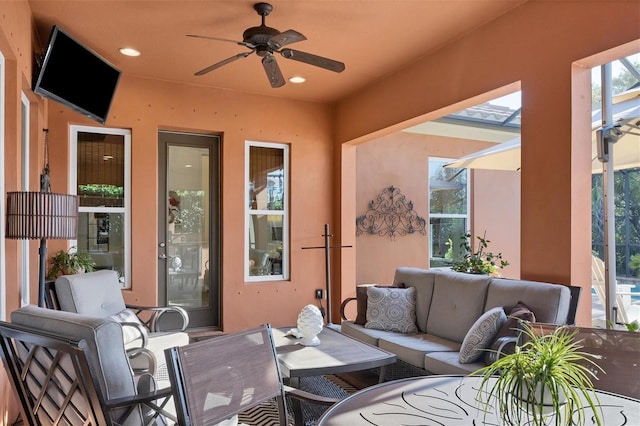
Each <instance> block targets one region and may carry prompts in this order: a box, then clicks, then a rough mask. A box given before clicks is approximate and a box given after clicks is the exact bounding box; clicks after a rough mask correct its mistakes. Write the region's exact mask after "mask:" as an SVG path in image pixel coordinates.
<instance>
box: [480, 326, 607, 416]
mask: <svg viewBox="0 0 640 426" xmlns="http://www.w3.org/2000/svg"><path fill="white" fill-rule="evenodd" d="M520 327H521V328H522V332H523V337H524V340H525V343H524V344H522V345H521V346H517V347H516V350H515V352H514V353H512V354H509V355H505V356H503V357H501V358H499V359H498V360H496V361H495V362H494V363H492V364H491V365H488V366H486V367H483V368H481V369H479V370H477V371H475V372H474V373H472V374H474V375H482V376H483V378H482V382H481V385H480V388H479V393H478V396H479V399H480V401H483V402H485V405H486V408H488V407H489V402H490V401H491V400H492V399H494V401H495V402H493V404H497V407H496V409H497V410H498V415H499V416H500V419H502V421H503V422H504V424H505V425H522V424H531V425H535V426H542V425H551V424H553V425H556V426H558V425H565V424H572V425H582V424H584V422H585V417H586V410H584V408H587V407H586V406H587V405H588V406H589V407H590V408H591V411H592V412H593V418H594V420H595V421H596V423H597V424H598V425H602V419H601V418H600V411H599V409H598V408H597V405H596V403H597V396H596V394H595V393H594V392H593V383H592V381H591V379H592V378H595V377H596V375H595V374H594V373H593V372H592V371H591V370H590V369H589V367H593V368H597V369H600V370H602V369H601V368H600V367H598V365H597V364H595V363H594V362H593V361H592V360H591V358H593V357H594V356H593V355H591V354H588V353H585V352H581V351H580V349H581V348H582V346H580V345H579V343H578V342H575V341H574V340H573V337H574V336H575V334H576V333H577V331H578V330H574V331H568V330H567V329H566V328H564V327H558V328H556V329H554V331H553V332H552V333H551V334H543V333H542V332H536V331H535V330H534V327H533V326H531V325H530V324H529V323H525V322H521V325H520ZM492 378H494V379H495V381H492ZM583 402H586V403H585V404H583ZM572 416H573V417H572Z"/></svg>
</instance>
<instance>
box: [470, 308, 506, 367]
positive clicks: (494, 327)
mask: <svg viewBox="0 0 640 426" xmlns="http://www.w3.org/2000/svg"><path fill="white" fill-rule="evenodd" d="M506 320H507V316H506V315H505V313H504V309H502V307H497V308H493V309H490V310H488V311H487V312H485V313H484V314H482V315H481V316H480V318H478V319H477V320H476V322H475V323H473V325H472V326H471V328H470V329H469V331H468V332H467V335H466V336H464V340H463V341H462V346H461V347H460V358H459V360H460V363H461V364H468V363H470V362H474V361H476V360H477V359H478V358H480V357H481V356H482V353H483V350H484V349H486V348H487V347H488V346H489V344H490V343H491V342H492V341H493V339H494V337H495V335H496V334H497V333H498V331H500V328H501V327H502V325H503V324H504V323H505V321H506Z"/></svg>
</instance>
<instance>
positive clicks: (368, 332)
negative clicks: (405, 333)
mask: <svg viewBox="0 0 640 426" xmlns="http://www.w3.org/2000/svg"><path fill="white" fill-rule="evenodd" d="M340 331H341V332H342V333H344V334H346V335H347V336H351V337H353V338H355V339H358V340H360V341H361V342H364V343H367V344H369V345H372V346H378V340H380V338H383V337H392V336H394V335H397V334H398V333H396V332H393V331H384V330H376V329H374V328H365V327H364V326H363V325H359V324H355V323H354V322H353V321H342V324H340Z"/></svg>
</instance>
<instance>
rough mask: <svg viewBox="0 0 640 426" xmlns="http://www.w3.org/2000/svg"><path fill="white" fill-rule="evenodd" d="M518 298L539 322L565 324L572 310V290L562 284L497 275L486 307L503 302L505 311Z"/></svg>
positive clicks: (492, 306) (500, 304) (510, 307)
mask: <svg viewBox="0 0 640 426" xmlns="http://www.w3.org/2000/svg"><path fill="white" fill-rule="evenodd" d="M518 302H522V303H524V304H526V305H527V306H528V307H529V309H530V310H531V311H532V312H533V313H534V314H535V316H536V321H537V322H544V323H550V324H564V323H565V322H566V320H567V315H568V313H569V304H570V302H571V291H570V290H569V288H568V287H567V286H564V285H559V284H549V283H542V282H536V281H525V280H510V279H506V278H495V279H493V280H492V281H491V285H489V290H488V291H487V302H486V304H485V307H484V310H485V311H487V310H489V309H491V308H495V307H496V306H502V307H503V308H504V309H505V312H509V311H511V309H513V307H514V306H516V304H518Z"/></svg>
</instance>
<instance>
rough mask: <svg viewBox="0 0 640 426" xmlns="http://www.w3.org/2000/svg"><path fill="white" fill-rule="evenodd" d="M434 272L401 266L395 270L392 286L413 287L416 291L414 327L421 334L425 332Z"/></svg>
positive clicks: (432, 270)
mask: <svg viewBox="0 0 640 426" xmlns="http://www.w3.org/2000/svg"><path fill="white" fill-rule="evenodd" d="M435 276H436V271H435V270H434V269H420V268H412V267H407V266H403V267H400V268H397V269H396V272H395V275H394V277H393V284H394V285H396V286H398V287H400V284H404V286H405V287H414V288H415V289H416V325H417V326H418V330H419V331H420V332H421V333H425V332H426V331H427V318H429V309H430V307H431V297H432V296H433V282H434V280H435Z"/></svg>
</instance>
